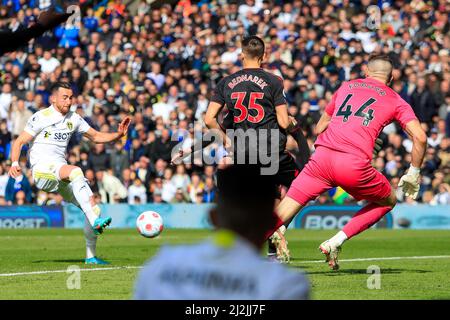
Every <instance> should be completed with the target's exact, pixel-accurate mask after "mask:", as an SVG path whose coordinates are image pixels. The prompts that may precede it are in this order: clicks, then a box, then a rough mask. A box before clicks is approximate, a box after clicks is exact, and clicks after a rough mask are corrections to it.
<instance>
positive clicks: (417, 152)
mask: <svg viewBox="0 0 450 320" xmlns="http://www.w3.org/2000/svg"><path fill="white" fill-rule="evenodd" d="M404 129H405V131H406V133H407V134H408V135H409V136H410V137H411V140H412V142H413V147H412V151H411V166H410V167H409V169H408V172H407V173H406V174H405V175H403V176H402V177H401V178H400V182H399V184H398V186H399V188H402V190H403V192H404V193H405V195H406V196H410V197H412V198H413V199H416V198H417V194H418V193H419V188H420V184H419V174H420V167H421V166H422V163H423V158H424V157H425V151H426V149H427V135H426V133H425V131H424V130H423V129H422V126H421V125H420V122H419V120H411V121H409V122H408V123H407V124H406V126H405V127H404Z"/></svg>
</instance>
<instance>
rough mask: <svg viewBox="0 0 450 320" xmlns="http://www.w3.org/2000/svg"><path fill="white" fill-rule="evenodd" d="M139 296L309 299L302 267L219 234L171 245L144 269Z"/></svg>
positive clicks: (168, 298)
mask: <svg viewBox="0 0 450 320" xmlns="http://www.w3.org/2000/svg"><path fill="white" fill-rule="evenodd" d="M134 298H135V299H138V300H296V299H308V298H309V282H308V280H307V279H306V277H305V275H304V274H303V273H301V272H299V271H294V270H290V269H289V268H288V267H287V266H285V265H281V264H279V263H276V262H270V261H268V260H267V259H265V258H263V257H262V256H261V255H260V254H259V252H257V250H256V249H255V248H254V247H253V246H252V245H250V244H249V243H248V242H247V241H246V240H244V239H242V238H239V237H237V236H234V235H233V234H231V233H229V232H223V231H221V232H218V234H217V235H216V236H215V237H214V238H213V239H210V240H207V241H205V242H202V243H200V244H196V245H184V246H173V247H171V246H166V247H163V248H161V250H160V251H159V253H158V254H157V255H156V256H155V257H154V258H153V259H152V260H150V261H149V262H148V263H147V264H146V265H145V266H144V268H143V269H142V270H141V272H140V274H139V276H138V279H137V281H136V286H135V293H134Z"/></svg>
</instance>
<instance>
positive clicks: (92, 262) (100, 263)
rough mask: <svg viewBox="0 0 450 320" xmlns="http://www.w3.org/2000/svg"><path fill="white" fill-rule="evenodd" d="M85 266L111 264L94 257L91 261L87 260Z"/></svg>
mask: <svg viewBox="0 0 450 320" xmlns="http://www.w3.org/2000/svg"><path fill="white" fill-rule="evenodd" d="M84 264H98V265H106V264H110V263H109V262H108V261H105V260H102V259H100V258H97V257H92V258H89V259H87V258H86V259H85V260H84Z"/></svg>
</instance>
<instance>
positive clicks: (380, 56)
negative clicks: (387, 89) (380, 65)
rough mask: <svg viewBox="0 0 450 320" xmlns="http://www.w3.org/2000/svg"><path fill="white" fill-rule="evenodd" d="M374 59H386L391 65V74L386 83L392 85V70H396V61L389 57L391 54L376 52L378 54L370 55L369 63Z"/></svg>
mask: <svg viewBox="0 0 450 320" xmlns="http://www.w3.org/2000/svg"><path fill="white" fill-rule="evenodd" d="M372 61H384V62H387V63H389V64H390V65H391V70H390V72H389V74H388V75H387V79H386V80H387V81H386V84H387V85H390V83H391V80H392V71H393V70H394V63H393V62H392V60H391V58H389V56H388V55H387V54H383V53H376V54H372V55H370V56H369V59H368V60H367V63H368V64H369V63H371V62H372Z"/></svg>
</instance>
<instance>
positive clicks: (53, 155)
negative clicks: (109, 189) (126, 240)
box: [9, 82, 130, 264]
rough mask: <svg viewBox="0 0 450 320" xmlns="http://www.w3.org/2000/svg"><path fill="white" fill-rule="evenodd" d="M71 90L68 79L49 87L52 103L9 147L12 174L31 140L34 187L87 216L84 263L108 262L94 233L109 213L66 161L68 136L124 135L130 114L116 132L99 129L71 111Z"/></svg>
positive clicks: (106, 138)
mask: <svg viewBox="0 0 450 320" xmlns="http://www.w3.org/2000/svg"><path fill="white" fill-rule="evenodd" d="M72 99H73V92H72V89H71V86H70V84H69V83H66V82H59V83H57V84H56V85H55V86H54V88H53V91H52V96H51V97H50V101H51V102H52V104H51V106H50V107H48V108H46V109H42V110H40V111H38V112H36V113H34V114H33V115H32V116H31V118H30V119H29V120H28V122H27V124H26V126H25V129H24V131H23V132H22V133H21V134H20V135H19V137H17V139H16V140H15V141H14V143H13V145H12V149H11V161H12V164H11V168H10V170H9V175H10V176H11V177H13V178H16V177H17V176H19V175H21V174H22V173H21V171H22V169H21V167H20V165H19V157H20V152H21V149H22V146H23V145H24V144H27V143H29V144H30V151H29V162H30V165H31V172H32V176H33V179H34V181H35V184H36V187H37V188H38V189H40V190H43V191H46V192H58V193H59V194H61V196H62V197H63V198H64V200H66V201H67V202H70V203H73V204H75V205H76V206H77V207H79V208H80V209H81V210H82V211H83V213H84V214H85V216H86V219H85V227H84V235H85V238H86V260H85V263H86V264H107V262H106V261H104V260H102V259H99V258H98V257H97V256H96V246H97V236H98V235H99V234H101V233H103V230H104V229H105V228H106V227H107V226H108V225H109V224H110V223H111V218H110V217H104V218H101V217H100V207H99V206H97V205H96V204H95V200H94V195H93V193H92V190H91V188H90V187H89V184H88V183H87V179H85V177H84V174H83V171H81V169H80V168H79V167H77V166H72V165H68V164H67V161H66V149H67V145H68V143H69V140H70V138H71V136H72V135H73V134H75V133H77V132H79V133H82V134H84V135H85V136H86V137H87V138H88V139H89V140H91V141H92V142H94V143H108V142H112V141H115V140H117V139H120V138H122V137H123V136H124V135H126V133H127V130H128V126H129V124H130V118H125V119H124V120H123V121H122V122H121V123H120V124H119V129H118V132H114V133H107V132H99V131H97V130H95V129H93V128H91V127H90V126H89V125H88V123H87V122H86V121H85V120H84V119H83V118H81V117H80V116H79V115H78V114H77V113H75V112H72V111H70V107H71V105H72Z"/></svg>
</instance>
